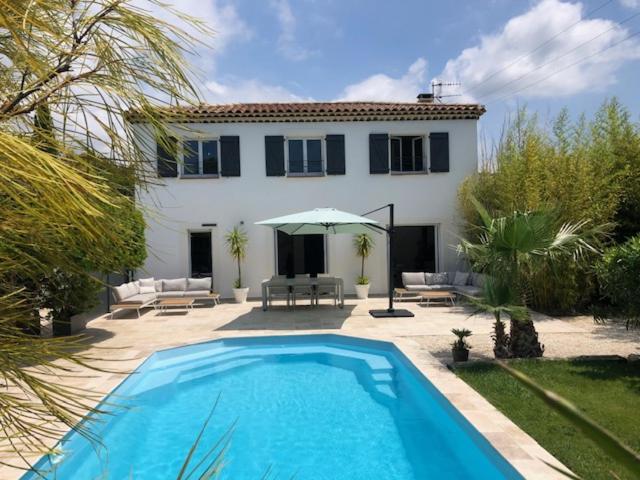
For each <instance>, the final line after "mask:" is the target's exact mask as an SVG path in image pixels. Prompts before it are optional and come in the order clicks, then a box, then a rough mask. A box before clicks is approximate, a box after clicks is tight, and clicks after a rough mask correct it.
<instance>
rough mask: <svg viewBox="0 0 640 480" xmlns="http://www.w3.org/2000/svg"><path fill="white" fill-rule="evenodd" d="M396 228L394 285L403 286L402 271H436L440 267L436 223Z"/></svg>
mask: <svg viewBox="0 0 640 480" xmlns="http://www.w3.org/2000/svg"><path fill="white" fill-rule="evenodd" d="M395 228H396V233H395V236H394V243H393V255H394V260H395V268H394V271H393V286H394V287H402V272H435V271H436V268H437V267H438V265H437V256H436V255H437V253H436V252H437V250H436V227H435V225H418V226H400V227H395Z"/></svg>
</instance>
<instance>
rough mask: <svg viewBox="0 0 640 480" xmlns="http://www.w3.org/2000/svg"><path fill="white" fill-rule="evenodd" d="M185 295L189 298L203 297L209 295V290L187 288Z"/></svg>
mask: <svg viewBox="0 0 640 480" xmlns="http://www.w3.org/2000/svg"><path fill="white" fill-rule="evenodd" d="M184 296H185V297H187V298H194V297H197V298H202V297H208V296H209V290H187V291H186V292H184Z"/></svg>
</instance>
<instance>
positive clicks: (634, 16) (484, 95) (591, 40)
mask: <svg viewBox="0 0 640 480" xmlns="http://www.w3.org/2000/svg"><path fill="white" fill-rule="evenodd" d="M638 16H640V12H637V13H634V14H633V15H631V16H629V17H627V18H625V19H624V20H622V21H621V22H619V23H616V24H615V25H613V26H612V27H611V28H608V29H607V30H605V31H604V32H601V33H599V34H598V35H596V36H595V37H592V38H590V39H589V40H586V41H584V42H582V43H580V44H579V45H577V46H576V47H574V48H572V49H571V50H568V51H566V52H565V53H563V54H562V55H560V56H557V57H554V58H552V59H551V60H547V61H546V62H544V63H542V64H540V65H538V66H537V67H535V68H534V69H533V70H530V71H528V72H526V73H524V74H522V75H520V76H519V77H517V78H514V79H513V80H510V81H508V82H507V83H504V84H502V85H500V86H499V87H496V88H494V89H493V90H490V91H489V92H488V93H483V94H482V95H480V96H479V97H478V98H482V97H485V98H486V97H490V96H491V95H493V94H494V93H496V92H498V91H500V90H502V89H503V88H505V87H508V86H509V85H512V84H513V83H515V82H518V81H520V80H522V79H523V78H525V77H527V76H529V75H531V74H532V73H534V72H537V71H538V70H540V69H541V68H544V67H546V66H547V65H549V64H551V63H554V62H556V61H558V60H560V59H561V58H564V57H566V56H567V55H569V54H571V53H573V52H575V51H576V50H579V49H580V48H582V47H584V46H585V45H587V44H588V43H591V42H593V41H594V40H597V39H598V38H600V37H602V36H603V35H604V34H605V33H609V32H610V31H612V30H615V29H616V28H617V27H619V26H620V25H624V24H625V23H627V22H629V21H631V20H633V19H634V18H636V17H638Z"/></svg>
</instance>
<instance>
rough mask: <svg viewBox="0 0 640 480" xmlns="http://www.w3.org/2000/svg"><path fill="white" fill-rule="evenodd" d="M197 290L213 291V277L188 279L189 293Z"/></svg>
mask: <svg viewBox="0 0 640 480" xmlns="http://www.w3.org/2000/svg"><path fill="white" fill-rule="evenodd" d="M195 290H211V277H205V278H188V279H187V291H190V292H193V291H195Z"/></svg>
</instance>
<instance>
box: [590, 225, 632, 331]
mask: <svg viewBox="0 0 640 480" xmlns="http://www.w3.org/2000/svg"><path fill="white" fill-rule="evenodd" d="M596 272H597V276H598V282H599V286H600V292H601V294H602V295H603V297H604V299H605V300H606V301H608V302H609V304H610V307H611V308H610V309H609V314H610V315H613V316H616V317H618V318H621V319H623V320H624V321H625V322H626V324H627V327H628V326H630V325H635V326H638V325H639V324H640V235H637V236H635V237H632V238H631V239H629V240H628V241H627V242H626V243H624V244H622V245H616V246H613V247H610V248H609V249H608V250H607V251H606V252H605V254H604V256H603V257H602V259H601V260H600V261H599V262H598V264H597V266H596Z"/></svg>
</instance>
